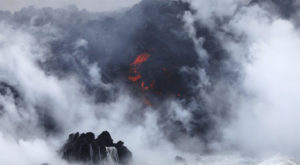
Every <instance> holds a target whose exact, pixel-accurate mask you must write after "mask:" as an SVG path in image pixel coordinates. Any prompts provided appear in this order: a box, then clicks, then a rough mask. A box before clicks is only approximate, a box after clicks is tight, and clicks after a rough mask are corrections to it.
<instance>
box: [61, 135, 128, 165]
mask: <svg viewBox="0 0 300 165" xmlns="http://www.w3.org/2000/svg"><path fill="white" fill-rule="evenodd" d="M61 153H62V157H63V158H64V159H66V160H68V161H71V162H76V161H78V162H89V163H92V164H94V163H97V164H99V163H100V164H101V163H103V162H105V161H106V162H114V163H120V164H129V162H130V161H131V159H132V153H131V152H130V151H129V150H128V148H127V147H125V146H124V143H123V142H122V141H119V142H118V143H113V139H112V138H111V136H110V134H109V132H107V131H104V132H102V133H101V134H100V135H99V136H98V137H97V138H96V139H95V135H94V134H93V133H91V132H88V133H82V134H79V133H78V132H77V133H75V134H70V135H69V138H68V140H67V142H66V144H65V145H64V146H63V147H62V149H61Z"/></svg>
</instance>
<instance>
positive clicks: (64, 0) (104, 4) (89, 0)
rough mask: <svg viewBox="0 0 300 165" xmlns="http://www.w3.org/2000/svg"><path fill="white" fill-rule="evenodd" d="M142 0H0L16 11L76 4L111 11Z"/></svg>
mask: <svg viewBox="0 0 300 165" xmlns="http://www.w3.org/2000/svg"><path fill="white" fill-rule="evenodd" d="M139 1H140V0H0V10H10V11H16V10H19V9H21V8H23V7H27V6H31V5H33V6H35V7H53V8H61V7H65V6H68V5H72V4H75V5H76V6H77V7H78V8H80V9H87V10H89V11H111V10H116V9H119V8H123V7H128V6H132V5H134V4H135V3H137V2H139Z"/></svg>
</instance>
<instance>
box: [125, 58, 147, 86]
mask: <svg viewBox="0 0 300 165" xmlns="http://www.w3.org/2000/svg"><path fill="white" fill-rule="evenodd" d="M149 57H150V54H148V53H142V54H139V55H138V56H137V58H136V59H135V60H134V61H133V62H132V63H131V64H130V70H129V72H130V74H132V75H130V76H128V79H129V80H130V81H132V82H137V81H138V80H140V79H141V78H142V75H141V73H140V72H138V68H140V67H141V65H142V64H143V63H144V62H146V61H147V60H148V59H149ZM141 86H142V88H144V84H143V85H142V84H141Z"/></svg>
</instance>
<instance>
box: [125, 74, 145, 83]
mask: <svg viewBox="0 0 300 165" xmlns="http://www.w3.org/2000/svg"><path fill="white" fill-rule="evenodd" d="M141 78H142V76H141V75H139V74H138V75H136V76H128V79H129V80H130V81H132V82H137V81H138V80H139V79H141Z"/></svg>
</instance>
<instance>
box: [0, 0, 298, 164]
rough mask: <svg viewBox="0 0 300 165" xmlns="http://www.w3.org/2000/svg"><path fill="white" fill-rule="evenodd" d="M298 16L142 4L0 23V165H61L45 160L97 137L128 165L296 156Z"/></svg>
mask: <svg viewBox="0 0 300 165" xmlns="http://www.w3.org/2000/svg"><path fill="white" fill-rule="evenodd" d="M298 6H299V4H298V2H297V1H291V2H290V3H284V4H282V2H281V1H275V0H270V1H258V0H257V1H254V0H253V1H244V0H212V1H204V0H187V1H171V0H166V1H161V0H143V1H141V2H140V3H138V4H136V5H134V6H132V7H131V8H128V9H126V10H124V9H123V10H120V11H114V12H107V13H97V12H89V11H86V10H79V9H77V8H76V6H70V7H68V8H63V9H55V8H34V7H28V8H23V9H21V10H19V11H16V12H14V13H11V12H8V11H1V12H0V30H1V33H0V56H1V58H0V94H1V98H0V103H1V104H0V105H1V106H0V117H1V118H0V122H1V126H0V143H1V144H3V146H4V147H3V148H2V149H0V155H2V157H1V156H0V163H3V164H42V163H50V164H68V163H67V162H65V161H64V160H62V159H61V158H60V155H59V153H58V152H56V151H57V150H58V149H59V148H60V146H61V145H62V144H63V143H64V140H66V137H67V134H69V133H73V132H90V131H92V132H96V133H100V132H102V131H104V130H108V131H109V132H111V133H112V135H113V137H116V138H117V139H116V140H119V139H122V140H123V141H125V143H126V146H128V147H129V148H130V150H131V151H132V153H133V159H134V161H133V164H149V165H150V164H175V163H176V162H175V160H176V159H174V158H176V156H177V160H178V159H180V160H183V158H185V159H186V163H188V164H197V163H198V162H199V161H200V162H205V161H208V162H207V163H208V164H212V163H214V161H215V160H213V161H211V162H209V160H210V157H208V158H204V159H201V158H200V159H199V158H198V156H199V155H200V154H209V153H216V152H221V153H223V152H224V151H227V152H230V153H231V152H239V153H242V154H249V153H250V154H251V155H255V156H257V157H260V156H261V157H263V156H265V155H267V156H269V154H274V153H282V154H287V155H288V156H293V155H297V154H298V153H299V150H298V148H299V145H300V143H299V142H297V139H299V135H300V133H299V131H300V130H299V129H298V128H297V124H298V122H297V121H298V119H299V115H298V111H297V109H298V107H299V105H298V102H297V98H299V97H298V93H299V92H298V87H297V84H299V83H298V81H299V79H298V76H297V75H298V74H299V73H298V69H297V66H298V58H299V57H298V55H297V53H298V48H297V44H298V42H299V41H300V38H299V36H298V35H299V30H298V22H297V18H298V17H299V14H298V12H297V9H298ZM286 9H290V10H286ZM37 152H38V153H41V154H42V156H41V157H38V158H36V155H35V153H37ZM16 153H20V154H21V153H24V154H23V155H22V157H20V159H15V157H16ZM25 153H26V154H25ZM162 155H163V156H162ZM197 158H198V159H197ZM222 161H223V160H222ZM233 161H235V160H233ZM181 162H184V161H181ZM253 162H254V161H253ZM177 163H178V162H177ZM231 163H232V162H231ZM239 163H240V162H239ZM239 163H237V164H239ZM232 164H233V163H232Z"/></svg>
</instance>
